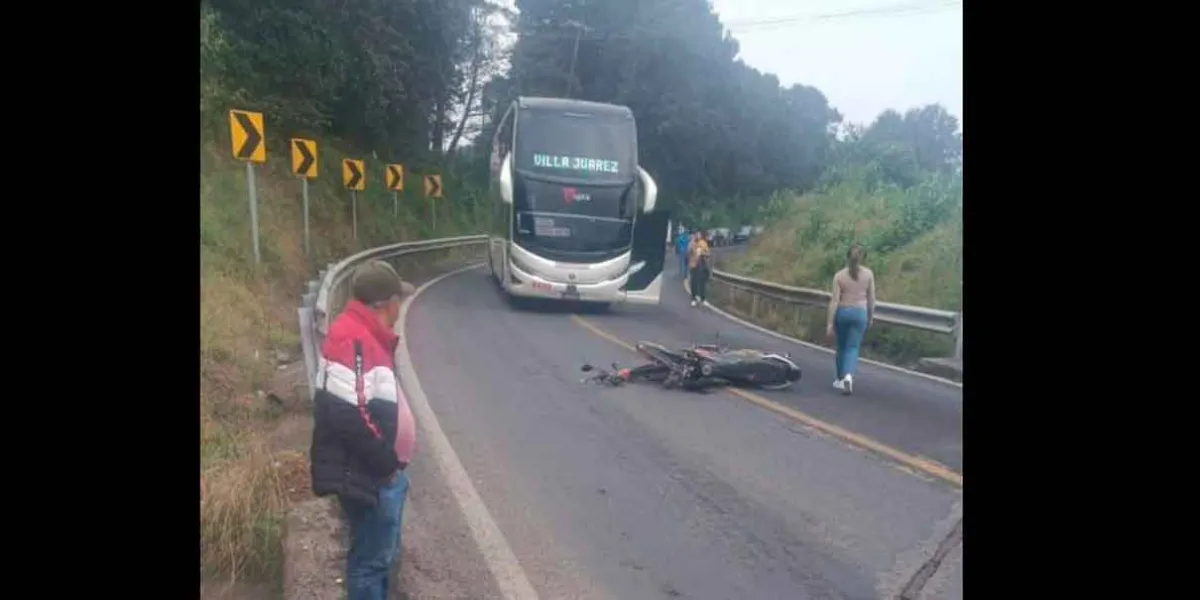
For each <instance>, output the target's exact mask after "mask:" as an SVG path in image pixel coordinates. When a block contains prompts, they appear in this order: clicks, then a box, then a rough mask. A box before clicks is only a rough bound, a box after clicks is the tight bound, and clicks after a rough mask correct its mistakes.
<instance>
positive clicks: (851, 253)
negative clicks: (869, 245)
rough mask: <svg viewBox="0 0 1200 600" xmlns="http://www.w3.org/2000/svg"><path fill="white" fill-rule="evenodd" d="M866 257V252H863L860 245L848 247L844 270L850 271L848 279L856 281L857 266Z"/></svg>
mask: <svg viewBox="0 0 1200 600" xmlns="http://www.w3.org/2000/svg"><path fill="white" fill-rule="evenodd" d="M866 257H867V251H866V250H863V246H862V244H859V243H857V242H856V243H854V244H851V245H850V249H849V250H847V251H846V268H847V269H849V271H850V279H853V280H855V281H858V270H859V266H860V265H861V264H862V262H863V259H864V258H866Z"/></svg>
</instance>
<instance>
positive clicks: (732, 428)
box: [406, 257, 962, 599]
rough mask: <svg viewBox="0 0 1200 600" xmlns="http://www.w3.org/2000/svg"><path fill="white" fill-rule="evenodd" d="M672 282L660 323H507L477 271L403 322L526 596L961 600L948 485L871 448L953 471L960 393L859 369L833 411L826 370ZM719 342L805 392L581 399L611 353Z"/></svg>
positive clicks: (597, 391)
mask: <svg viewBox="0 0 1200 600" xmlns="http://www.w3.org/2000/svg"><path fill="white" fill-rule="evenodd" d="M669 258H671V257H668V259H669ZM669 268H670V267H669ZM668 275H669V276H670V277H673V279H671V280H670V281H669V282H668V283H669V285H667V286H665V289H664V301H663V305H662V306H659V307H617V308H614V309H613V310H612V311H610V312H607V313H600V314H585V315H582V316H576V315H572V314H569V313H567V312H564V311H562V310H548V311H540V312H538V311H530V310H514V309H513V308H511V307H509V306H508V305H507V304H506V303H505V302H504V300H503V299H502V298H501V297H500V295H499V293H498V292H497V289H496V287H495V286H494V284H493V283H492V282H491V279H490V277H489V276H488V274H487V270H486V268H481V269H475V270H472V271H468V272H466V273H463V274H460V275H456V276H453V277H450V278H448V279H446V280H444V281H442V282H440V283H438V284H436V285H434V286H433V287H431V288H430V289H428V290H427V291H426V292H425V293H424V294H422V295H421V296H420V297H419V298H417V299H416V301H415V303H414V304H413V306H412V307H411V309H410V312H409V318H408V321H407V323H408V324H407V332H406V335H407V344H408V347H409V348H410V350H411V352H412V360H413V367H414V368H415V370H416V372H417V373H418V375H419V377H420V380H421V387H422V388H423V389H424V391H425V394H426V396H427V397H428V400H429V402H430V404H431V405H432V407H433V409H434V411H435V412H436V413H437V416H438V420H439V421H440V423H441V426H442V429H443V430H444V431H445V433H446V435H447V437H448V438H449V440H450V442H451V443H452V444H453V446H454V448H455V450H456V452H457V454H458V456H459V457H460V459H461V461H462V463H463V466H464V467H465V469H466V471H467V473H468V474H469V476H470V478H471V481H472V482H473V484H474V486H475V488H476V490H477V491H478V492H479V494H480V496H481V497H482V498H483V500H484V502H485V503H486V504H487V507H488V509H489V511H490V512H491V515H492V516H493V517H494V519H495V521H496V523H497V525H498V526H499V529H500V530H501V532H502V533H503V535H504V537H505V538H507V540H508V543H509V545H510V546H511V548H512V550H513V552H514V553H515V555H516V558H517V559H518V560H519V562H520V564H521V567H522V568H523V569H524V571H525V573H526V574H527V576H528V579H529V580H530V582H531V583H532V584H533V587H534V588H535V589H536V591H537V593H538V595H539V596H540V597H541V598H545V599H551V598H554V599H557V598H619V599H624V598H638V599H643V598H645V599H651V598H698V599H701V598H702V599H708V598H713V599H722V598H730V599H741V598H781V599H782V598H788V599H794V598H897V597H901V591H902V590H905V589H909V590H913V589H919V590H921V593H920V594H916V593H906V594H905V596H904V597H912V598H916V597H920V598H961V596H962V594H961V582H962V571H961V542H960V541H958V540H960V539H961V524H960V518H961V512H962V510H961V509H962V496H961V483H959V484H958V485H955V484H954V483H953V482H948V481H947V480H946V478H945V477H942V478H939V477H936V476H930V475H928V474H927V473H926V472H923V471H922V469H920V468H912V466H911V465H910V466H904V465H903V464H901V463H902V462H903V461H897V460H893V459H892V458H889V457H888V456H887V453H886V452H885V453H883V455H881V454H880V453H879V452H877V451H875V450H877V449H878V447H884V448H885V449H891V450H893V451H895V452H896V453H899V454H902V455H903V456H910V457H915V458H917V459H920V460H927V459H928V460H931V462H936V463H940V465H945V466H946V467H949V469H951V470H953V471H956V472H957V473H959V474H961V465H962V459H961V455H962V450H961V449H962V435H961V426H960V423H961V409H962V397H961V389H959V388H953V387H948V386H944V385H942V384H938V383H935V382H930V381H927V380H924V379H920V378H916V377H912V376H908V375H904V374H902V373H896V372H894V371H890V370H887V369H880V368H874V367H871V366H869V365H863V366H862V367H861V368H860V376H859V378H858V379H857V380H856V382H855V384H856V385H855V388H856V390H855V391H856V395H855V396H853V397H850V398H845V397H842V396H839V395H836V394H835V393H834V390H833V389H832V388H831V387H830V385H829V383H830V381H831V380H832V377H831V376H829V375H828V374H827V373H825V371H829V370H831V368H832V367H831V365H832V358H831V357H830V356H829V355H827V354H824V353H821V352H818V351H815V350H811V349H808V348H804V347H800V346H794V345H791V344H789V343H787V342H783V341H781V340H778V339H776V338H773V337H770V336H766V335H764V334H760V333H757V332H754V331H749V330H746V329H744V328H742V327H740V326H739V325H736V324H734V323H731V322H730V321H728V320H725V319H724V318H722V317H720V316H719V315H716V314H714V313H712V312H711V311H708V310H705V309H694V308H690V307H688V306H687V299H686V297H685V292H684V291H683V289H682V287H681V283H680V281H679V278H678V273H671V272H668ZM718 332H719V333H720V337H721V340H722V341H723V342H727V343H731V344H737V345H740V344H746V345H753V346H761V347H767V348H774V349H779V350H789V351H791V352H792V355H793V357H794V358H796V359H797V360H798V361H799V362H800V364H801V366H802V367H804V369H805V377H804V379H803V380H802V381H801V382H800V384H799V385H798V387H797V388H795V389H793V390H789V391H786V392H756V393H755V394H752V395H751V397H752V398H755V399H757V400H756V401H753V402H752V401H747V398H745V397H741V396H738V395H734V394H730V393H726V392H714V393H709V394H704V395H698V394H689V393H684V392H677V391H667V390H661V389H658V388H656V387H653V386H645V387H640V386H627V387H624V388H618V389H613V388H604V387H600V386H594V385H583V384H581V383H580V378H581V375H582V374H581V373H580V372H579V366H580V365H581V364H582V363H584V362H591V363H593V364H608V363H609V362H612V361H618V362H623V363H628V362H630V361H631V359H632V358H633V357H632V355H631V354H629V352H628V351H627V350H626V349H624V348H623V347H622V346H620V345H618V343H617V342H618V341H622V342H624V343H626V344H631V343H633V342H635V341H637V340H639V339H652V340H656V341H660V342H664V343H667V344H686V343H689V342H692V341H701V340H708V339H712V338H713V337H714V336H715V334H716V333H718ZM787 346H792V347H790V348H788V347H787ZM768 405H770V406H777V407H779V406H781V407H785V408H784V409H782V410H780V409H767V408H764V406H768ZM796 413H802V414H801V415H800V417H811V418H813V419H816V420H818V421H819V422H822V423H827V424H830V425H832V426H834V427H836V428H838V430H839V431H845V432H849V434H848V435H849V436H850V437H847V435H841V434H838V433H837V432H834V433H833V434H830V433H829V429H828V428H822V427H817V428H813V427H810V426H806V424H805V422H804V420H803V419H802V418H799V417H796V416H794V415H795V414H796ZM789 415H792V416H789ZM809 425H811V423H809ZM855 440H859V441H860V442H861V441H862V440H866V442H863V443H856V441H855ZM864 444H865V445H866V446H867V448H873V446H872V444H874V445H875V446H874V450H872V449H864V448H863V447H864ZM959 481H960V482H961V479H960V480H959ZM956 525H957V527H956ZM935 567H936V568H935ZM930 573H932V575H930Z"/></svg>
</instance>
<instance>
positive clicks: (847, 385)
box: [841, 375, 854, 396]
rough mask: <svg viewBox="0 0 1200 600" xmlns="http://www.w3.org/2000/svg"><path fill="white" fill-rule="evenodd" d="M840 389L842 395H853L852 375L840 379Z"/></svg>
mask: <svg viewBox="0 0 1200 600" xmlns="http://www.w3.org/2000/svg"><path fill="white" fill-rule="evenodd" d="M841 389H842V393H844V394H846V395H847V396H849V395H850V394H852V393H854V376H853V375H847V376H845V377H843V378H842V388H841Z"/></svg>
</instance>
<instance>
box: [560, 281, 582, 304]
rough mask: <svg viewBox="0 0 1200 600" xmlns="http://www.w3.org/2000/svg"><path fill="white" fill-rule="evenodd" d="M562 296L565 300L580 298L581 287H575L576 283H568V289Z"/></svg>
mask: <svg viewBox="0 0 1200 600" xmlns="http://www.w3.org/2000/svg"><path fill="white" fill-rule="evenodd" d="M562 296H563V299H565V300H578V299H579V289H578V288H576V287H575V284H573V283H568V284H567V291H565V292H563V295H562Z"/></svg>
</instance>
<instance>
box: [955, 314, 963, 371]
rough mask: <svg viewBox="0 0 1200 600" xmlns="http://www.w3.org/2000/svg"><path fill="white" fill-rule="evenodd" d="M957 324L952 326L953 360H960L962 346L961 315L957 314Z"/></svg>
mask: <svg viewBox="0 0 1200 600" xmlns="http://www.w3.org/2000/svg"><path fill="white" fill-rule="evenodd" d="M957 321H958V322H957V323H955V324H954V358H955V360H962V345H963V314H962V313H958V319H957Z"/></svg>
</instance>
